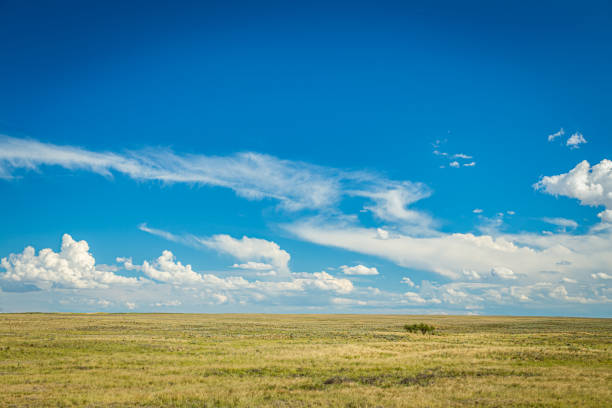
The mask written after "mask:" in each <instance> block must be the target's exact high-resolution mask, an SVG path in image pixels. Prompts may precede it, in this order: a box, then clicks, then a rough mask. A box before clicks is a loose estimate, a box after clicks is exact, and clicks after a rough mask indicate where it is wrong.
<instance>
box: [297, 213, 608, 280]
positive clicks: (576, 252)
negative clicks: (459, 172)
mask: <svg viewBox="0 0 612 408" xmlns="http://www.w3.org/2000/svg"><path fill="white" fill-rule="evenodd" d="M286 228H287V229H288V230H289V231H290V232H292V233H294V234H295V235H296V236H297V237H299V238H301V239H304V240H306V241H309V242H314V243H317V244H320V245H326V246H332V247H339V248H344V249H348V250H351V251H355V252H359V253H363V254H368V255H374V256H379V257H381V258H385V259H389V260H391V261H392V262H395V263H396V264H398V265H400V266H403V267H407V268H412V269H417V270H425V271H431V272H434V273H437V274H440V275H443V276H445V277H447V278H450V279H453V280H458V279H466V278H467V279H478V278H477V276H479V277H487V276H493V277H497V278H506V279H511V277H512V276H515V277H516V278H517V279H518V278H519V277H520V278H521V279H523V280H528V281H529V280H534V279H539V276H540V275H542V274H545V273H546V271H555V270H557V269H558V267H559V265H558V264H557V262H559V261H567V262H570V265H567V266H564V267H563V268H564V272H566V273H569V272H571V273H572V274H573V275H574V276H571V277H572V278H573V277H575V276H582V277H584V276H588V274H590V273H594V272H597V271H598V270H601V269H602V268H606V267H607V266H606V265H610V264H612V251H610V241H611V236H610V234H609V233H605V234H604V233H599V234H587V235H568V234H554V235H550V236H542V235H538V234H528V233H522V234H500V235H499V236H497V237H494V236H490V235H474V234H459V233H455V234H439V235H438V236H433V237H411V236H407V235H403V234H396V235H395V236H394V237H393V238H391V239H388V240H381V239H378V236H377V233H376V230H375V229H369V228H361V227H357V226H351V225H334V224H331V223H325V224H321V223H318V222H316V221H302V222H297V223H294V224H292V225H287V226H286ZM466 271H468V272H467V274H466ZM519 274H520V276H519Z"/></svg>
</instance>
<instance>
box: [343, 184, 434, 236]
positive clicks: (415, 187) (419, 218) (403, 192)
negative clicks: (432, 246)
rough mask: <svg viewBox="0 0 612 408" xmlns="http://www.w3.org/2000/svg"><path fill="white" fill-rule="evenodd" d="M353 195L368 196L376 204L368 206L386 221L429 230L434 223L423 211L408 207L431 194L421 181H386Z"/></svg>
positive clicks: (367, 208) (357, 191)
mask: <svg viewBox="0 0 612 408" xmlns="http://www.w3.org/2000/svg"><path fill="white" fill-rule="evenodd" d="M352 194H353V195H356V196H361V197H367V198H370V199H371V200H372V201H374V205H369V206H366V207H365V209H366V210H369V211H371V212H372V213H373V214H374V215H375V216H376V217H378V218H379V219H381V220H384V221H392V222H399V223H404V224H409V225H413V226H416V227H419V228H421V229H423V230H427V229H429V228H430V227H431V225H432V219H431V217H430V216H429V215H427V214H425V213H423V212H422V211H415V210H411V209H408V208H407V207H408V206H409V205H410V204H412V203H414V202H416V201H419V200H422V199H423V198H426V197H429V196H430V195H431V192H430V190H429V189H428V188H427V187H426V186H425V185H423V184H421V183H410V182H403V183H396V182H384V183H379V184H378V185H377V186H373V187H370V188H369V189H368V190H356V191H353V192H352Z"/></svg>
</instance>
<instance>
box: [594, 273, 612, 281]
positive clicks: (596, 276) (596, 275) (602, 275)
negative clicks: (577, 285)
mask: <svg viewBox="0 0 612 408" xmlns="http://www.w3.org/2000/svg"><path fill="white" fill-rule="evenodd" d="M591 277H592V278H593V279H603V280H609V279H612V275H608V274H607V273H605V272H598V273H594V274H592V275H591Z"/></svg>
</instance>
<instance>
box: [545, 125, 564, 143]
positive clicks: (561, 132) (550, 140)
mask: <svg viewBox="0 0 612 408" xmlns="http://www.w3.org/2000/svg"><path fill="white" fill-rule="evenodd" d="M564 134H565V131H564V130H563V128H561V129H559V131H558V132H555V133H553V134H551V135H548V141H549V142H552V141H553V140H555V139H556V138H558V137H561V136H563V135H564Z"/></svg>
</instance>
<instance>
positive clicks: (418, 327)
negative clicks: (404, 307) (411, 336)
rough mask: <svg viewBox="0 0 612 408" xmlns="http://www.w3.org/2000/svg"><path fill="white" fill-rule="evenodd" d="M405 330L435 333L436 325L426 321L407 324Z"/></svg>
mask: <svg viewBox="0 0 612 408" xmlns="http://www.w3.org/2000/svg"><path fill="white" fill-rule="evenodd" d="M404 330H406V331H407V332H409V333H418V332H421V333H423V334H433V332H434V330H435V327H433V326H432V325H429V324H426V323H415V324H405V325H404Z"/></svg>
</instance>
